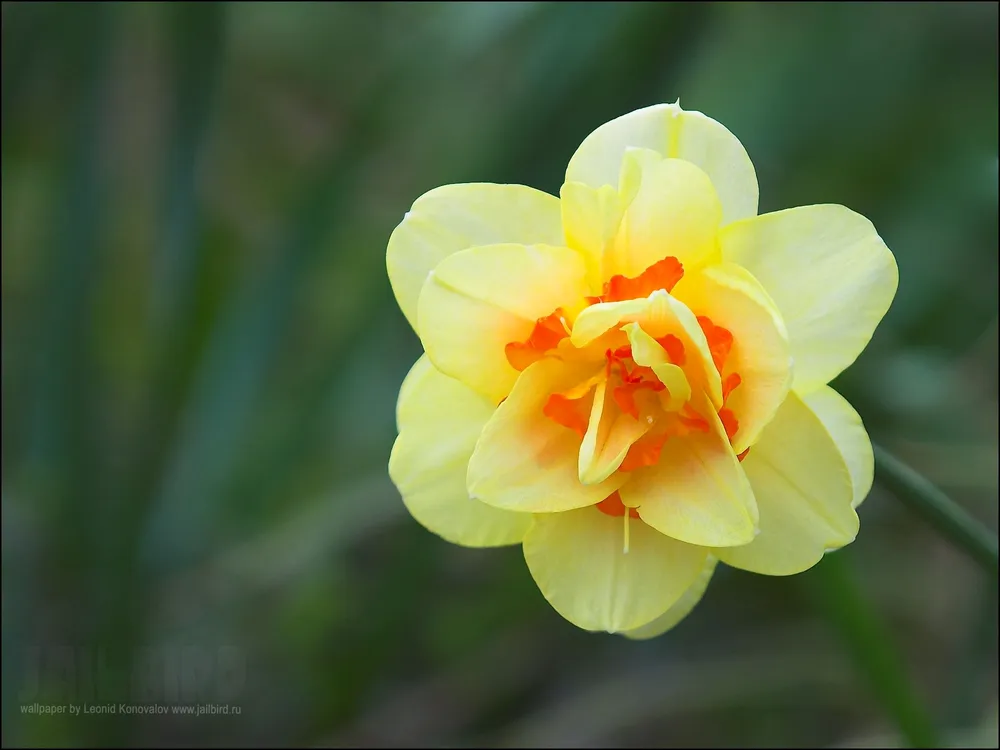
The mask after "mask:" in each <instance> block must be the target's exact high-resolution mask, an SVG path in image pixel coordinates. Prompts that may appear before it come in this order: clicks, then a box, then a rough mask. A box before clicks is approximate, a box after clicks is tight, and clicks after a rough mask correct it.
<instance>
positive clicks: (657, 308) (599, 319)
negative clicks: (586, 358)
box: [571, 290, 722, 408]
mask: <svg viewBox="0 0 1000 750" xmlns="http://www.w3.org/2000/svg"><path fill="white" fill-rule="evenodd" d="M627 323H638V324H639V325H640V326H641V328H642V330H643V331H645V332H646V333H647V334H649V335H650V336H652V337H653V338H654V339H658V338H662V337H664V336H667V335H673V336H677V337H678V338H679V339H680V340H681V343H683V344H684V350H685V353H686V356H687V361H686V362H685V365H684V371H685V373H686V374H687V377H688V380H689V381H690V383H691V387H692V388H693V389H695V390H703V391H705V392H706V393H708V394H709V397H710V398H711V400H712V403H713V404H715V407H716V408H720V407H721V406H722V380H721V378H720V377H719V373H718V371H717V370H716V369H715V365H714V364H713V363H712V353H711V352H710V351H709V348H708V341H707V340H706V339H705V333H704V332H703V331H702V330H701V326H700V325H698V320H697V318H696V317H695V315H694V313H692V312H691V310H690V309H688V307H687V305H685V304H684V303H683V302H681V301H680V300H678V299H676V298H674V297H673V296H671V295H670V294H669V293H667V292H665V291H663V290H657V291H655V292H653V293H652V294H651V295H649V297H647V298H643V299H633V300H626V301H624V302H601V303H599V304H596V305H591V306H590V307H588V308H586V309H585V310H584V311H583V312H581V313H580V315H579V316H578V317H577V319H576V322H575V323H574V324H573V334H572V337H571V341H572V342H573V345H574V346H576V347H580V348H582V347H585V346H587V345H589V344H590V343H592V342H593V341H595V340H597V339H598V338H599V337H600V336H602V335H603V334H605V333H607V332H608V331H610V330H611V329H612V328H616V327H621V326H623V325H625V324H627Z"/></svg>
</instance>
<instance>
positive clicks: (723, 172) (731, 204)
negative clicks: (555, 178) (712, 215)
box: [566, 103, 757, 224]
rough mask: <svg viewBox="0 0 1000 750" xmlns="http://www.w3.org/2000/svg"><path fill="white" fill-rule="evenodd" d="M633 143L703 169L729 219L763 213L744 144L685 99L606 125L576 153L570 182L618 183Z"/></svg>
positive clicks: (630, 114)
mask: <svg viewBox="0 0 1000 750" xmlns="http://www.w3.org/2000/svg"><path fill="white" fill-rule="evenodd" d="M630 146H634V147H639V148H648V149H652V150H653V151H656V152H658V153H660V154H662V155H663V156H664V157H666V158H670V159H684V160H686V161H689V162H692V163H693V164H696V165H697V166H698V167H699V168H701V169H702V171H704V172H705V173H706V174H707V175H708V176H709V178H710V179H711V180H712V184H713V185H714V186H715V191H716V193H718V195H719V199H720V200H721V202H722V216H723V222H724V223H726V224H728V223H729V222H732V221H736V220H737V219H743V218H746V217H748V216H753V215H755V214H756V213H757V176H756V174H755V173H754V168H753V164H752V163H751V161H750V157H749V156H747V152H746V149H744V148H743V144H742V143H740V142H739V139H737V138H736V136H735V135H733V134H732V133H730V132H729V131H728V130H727V129H726V128H725V127H724V126H723V125H721V124H720V123H718V122H716V121H715V120H713V119H711V118H710V117H706V116H705V115H703V114H702V113H701V112H685V111H684V110H682V109H681V108H680V104H679V103H677V104H657V105H655V106H652V107H646V108H645V109H640V110H636V111H635V112H630V113H629V114H627V115H623V116H622V117H619V118H617V119H615V120H612V121H611V122H608V123H605V124H604V125H601V126H600V127H599V128H597V130H595V131H594V132H593V133H591V134H590V135H589V136H587V137H586V139H584V141H583V143H582V144H581V145H580V148H578V149H577V150H576V153H575V154H573V157H572V158H571V159H570V161H569V166H568V167H567V168H566V181H567V182H568V181H575V182H584V183H586V184H588V185H593V186H594V187H600V186H601V185H616V184H618V178H619V172H620V169H621V164H622V159H623V157H624V154H625V150H626V149H627V148H629V147H630Z"/></svg>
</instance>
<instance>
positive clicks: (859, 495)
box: [802, 386, 875, 508]
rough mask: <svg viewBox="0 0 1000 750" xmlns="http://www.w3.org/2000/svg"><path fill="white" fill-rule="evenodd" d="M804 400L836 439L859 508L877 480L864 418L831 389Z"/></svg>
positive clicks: (825, 387)
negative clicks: (875, 479) (873, 482)
mask: <svg viewBox="0 0 1000 750" xmlns="http://www.w3.org/2000/svg"><path fill="white" fill-rule="evenodd" d="M802 400H803V401H805V402H806V406H808V407H809V408H810V409H812V411H813V413H814V414H815V415H816V416H817V417H819V418H820V421H821V422H823V426H824V427H826V430H827V432H829V433H830V436H831V437H832V438H833V440H834V442H835V443H836V444H837V447H838V448H839V449H840V455H841V456H842V457H843V458H844V462H845V463H846V464H847V470H848V471H849V472H850V473H851V485H852V486H853V488H854V493H853V496H854V499H853V501H852V502H851V504H852V505H853V506H854V507H855V508H857V507H858V506H859V505H861V503H862V502H863V501H864V499H865V498H866V497H868V493H869V492H870V491H871V488H872V481H873V480H874V478H875V455H874V453H873V452H872V441H871V439H870V438H869V437H868V432H867V431H866V430H865V426H864V424H863V423H862V422H861V417H860V416H859V415H858V413H857V412H856V411H855V410H854V407H853V406H851V405H850V404H849V403H847V399H845V398H844V397H843V396H841V395H840V394H839V393H837V392H836V391H835V390H833V388H830V387H829V386H823V387H822V388H820V389H818V390H815V391H813V392H812V393H810V394H808V395H807V396H803V397H802Z"/></svg>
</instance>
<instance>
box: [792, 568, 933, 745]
mask: <svg viewBox="0 0 1000 750" xmlns="http://www.w3.org/2000/svg"><path fill="white" fill-rule="evenodd" d="M804 582H805V585H806V589H807V592H808V594H809V595H810V596H811V597H813V598H814V599H815V601H816V605H817V607H818V608H819V609H820V610H822V611H823V613H824V614H825V615H826V618H827V620H828V621H829V622H830V623H831V624H832V625H833V626H834V627H835V628H836V630H837V631H838V633H839V634H840V636H841V638H842V639H843V641H844V645H845V646H847V648H848V650H849V651H850V653H851V656H852V658H853V660H854V664H855V667H856V668H857V669H858V671H859V672H860V673H861V674H862V675H864V677H865V679H866V680H867V681H868V684H869V687H870V689H871V692H872V694H873V696H874V697H875V698H876V699H877V700H878V701H879V702H880V703H881V704H882V706H883V708H884V709H885V710H886V712H887V713H888V714H889V715H890V716H891V718H892V720H893V721H894V722H895V724H896V726H897V728H898V729H899V732H900V734H901V735H902V736H903V737H905V738H906V740H907V741H908V742H909V744H910V745H912V746H913V747H940V746H941V745H940V744H939V742H938V740H937V733H936V731H935V729H934V726H933V725H932V723H931V720H930V717H929V714H928V713H927V711H926V710H925V709H924V708H923V706H922V705H921V702H920V700H919V699H918V697H917V695H916V694H915V693H914V691H913V688H912V686H911V683H910V680H909V678H908V676H907V674H906V669H905V666H904V664H903V663H902V661H901V659H900V656H899V653H898V652H897V650H896V648H895V647H894V645H893V643H892V639H891V637H890V635H889V633H888V632H887V631H886V629H885V626H884V625H883V623H882V622H881V620H880V619H879V616H878V612H877V611H876V610H875V609H874V608H873V607H871V606H870V605H869V603H868V602H867V601H866V600H865V597H864V594H863V593H862V591H861V590H860V588H859V587H858V584H857V581H856V578H855V576H854V575H853V574H852V571H851V567H850V564H849V562H848V558H847V556H846V554H845V553H843V552H841V553H839V554H833V555H827V556H826V558H825V559H824V560H823V561H822V562H821V563H820V564H819V565H817V566H816V567H815V568H814V569H813V573H812V574H810V575H808V576H805V577H804Z"/></svg>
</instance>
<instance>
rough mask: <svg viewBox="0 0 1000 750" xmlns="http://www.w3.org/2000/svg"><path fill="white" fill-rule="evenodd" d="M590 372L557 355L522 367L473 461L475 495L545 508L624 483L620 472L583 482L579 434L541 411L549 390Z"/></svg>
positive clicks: (576, 502)
mask: <svg viewBox="0 0 1000 750" xmlns="http://www.w3.org/2000/svg"><path fill="white" fill-rule="evenodd" d="M588 377H589V373H586V374H581V373H580V372H578V371H574V370H573V369H572V368H568V367H567V366H566V365H565V364H564V363H562V362H560V361H559V360H555V359H545V360H541V361H539V362H536V363H535V364H533V365H531V366H530V367H528V368H527V369H526V370H525V371H524V372H523V373H521V377H520V378H518V380H517V383H516V384H515V385H514V389H513V390H512V391H511V392H510V396H508V397H507V399H506V400H505V401H504V402H503V403H502V404H500V406H499V407H498V408H497V410H496V412H495V413H494V414H493V416H492V417H491V418H490V420H489V421H488V422H487V423H486V426H485V428H484V429H483V432H482V435H481V436H480V438H479V442H478V443H477V444H476V448H475V451H473V454H472V459H471V460H470V461H469V474H468V489H469V493H470V494H471V495H472V496H473V497H476V498H479V499H480V500H482V501H483V502H485V503H488V504H490V505H493V506H496V507H498V508H503V509H506V510H516V511H531V512H537V513H544V512H554V511H563V510H569V509H572V508H582V507H584V506H587V505H594V504H595V503H599V502H600V501H601V500H603V499H604V498H606V497H607V496H608V495H610V494H611V493H612V492H614V491H615V490H616V489H618V487H619V486H621V483H622V482H624V481H625V477H623V476H619V475H618V474H616V475H613V476H611V477H610V478H608V479H606V480H605V481H603V482H599V483H597V484H592V485H584V484H581V482H580V478H579V470H578V461H579V454H580V436H579V435H577V434H576V433H575V432H574V431H573V430H571V429H569V428H567V427H564V426H563V425H561V424H559V423H557V422H555V421H554V420H552V419H550V418H549V417H547V416H545V414H544V413H543V412H542V409H543V408H544V406H545V404H546V402H547V401H548V399H549V396H550V395H551V394H553V393H563V392H566V391H568V390H569V389H571V388H572V387H573V386H574V385H576V384H577V383H579V382H582V381H584V380H586V379H587V378H588ZM588 404H589V402H588Z"/></svg>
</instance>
